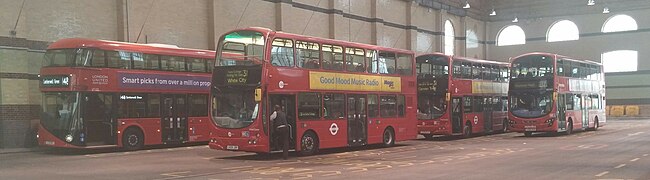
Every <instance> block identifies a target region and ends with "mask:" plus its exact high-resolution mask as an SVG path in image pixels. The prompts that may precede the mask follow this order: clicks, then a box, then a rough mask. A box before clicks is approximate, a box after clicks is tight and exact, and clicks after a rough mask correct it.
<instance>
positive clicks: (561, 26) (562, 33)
mask: <svg viewBox="0 0 650 180" xmlns="http://www.w3.org/2000/svg"><path fill="white" fill-rule="evenodd" d="M579 38H580V31H578V26H576V24H575V23H573V22H571V21H569V20H561V21H558V22H556V23H555V24H553V25H551V28H549V30H548V34H547V35H546V41H547V42H556V41H571V40H578V39H579Z"/></svg>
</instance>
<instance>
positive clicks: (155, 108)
mask: <svg viewBox="0 0 650 180" xmlns="http://www.w3.org/2000/svg"><path fill="white" fill-rule="evenodd" d="M203 107H207V105H205V106H203ZM203 109H205V108H203ZM147 110H148V111H147V117H160V94H148V95H147ZM206 111H207V109H206ZM206 116H207V115H206Z"/></svg>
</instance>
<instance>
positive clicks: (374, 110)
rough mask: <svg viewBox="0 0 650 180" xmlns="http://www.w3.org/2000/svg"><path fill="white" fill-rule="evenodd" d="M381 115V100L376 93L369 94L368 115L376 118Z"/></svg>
mask: <svg viewBox="0 0 650 180" xmlns="http://www.w3.org/2000/svg"><path fill="white" fill-rule="evenodd" d="M378 115H379V100H378V99H377V95H376V94H368V117H369V118H375V117H378Z"/></svg>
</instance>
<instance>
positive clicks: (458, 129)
mask: <svg viewBox="0 0 650 180" xmlns="http://www.w3.org/2000/svg"><path fill="white" fill-rule="evenodd" d="M461 107H462V104H461V98H460V97H454V98H451V131H452V133H462V132H463V109H462V108H461Z"/></svg>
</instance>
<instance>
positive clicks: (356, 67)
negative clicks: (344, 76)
mask: <svg viewBox="0 0 650 180" xmlns="http://www.w3.org/2000/svg"><path fill="white" fill-rule="evenodd" d="M345 52H346V55H345V64H346V69H347V71H350V72H365V71H366V66H365V65H364V63H365V54H364V52H363V49H358V48H345Z"/></svg>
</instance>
